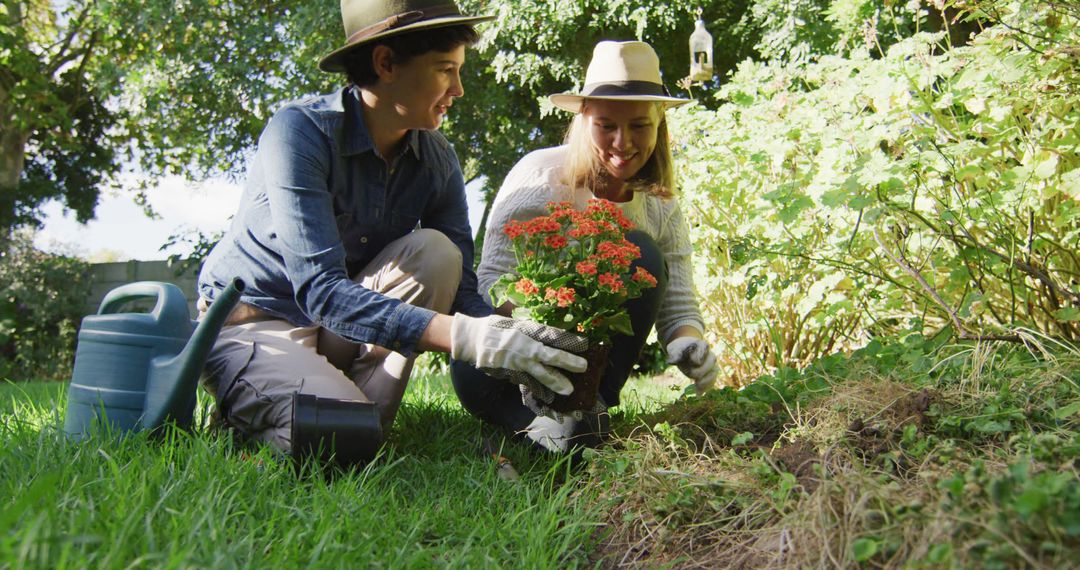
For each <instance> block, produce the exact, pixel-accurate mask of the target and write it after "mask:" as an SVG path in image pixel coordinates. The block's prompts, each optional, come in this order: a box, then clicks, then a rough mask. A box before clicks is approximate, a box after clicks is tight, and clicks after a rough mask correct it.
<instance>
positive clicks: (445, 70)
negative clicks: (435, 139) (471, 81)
mask: <svg viewBox="0 0 1080 570" xmlns="http://www.w3.org/2000/svg"><path fill="white" fill-rule="evenodd" d="M464 64H465V46H463V45H461V46H458V47H457V48H455V49H452V50H450V51H448V52H441V51H429V52H427V53H425V54H422V55H419V56H417V57H414V58H412V59H410V60H409V61H408V62H407V63H404V64H401V65H395V66H393V72H392V79H391V80H390V81H389V82H387V84H386V87H387V89H388V91H389V92H388V95H389V97H390V99H391V100H392V101H394V109H395V111H396V114H397V116H398V119H399V123H400V126H401V127H402V128H405V129H428V130H434V129H437V128H439V126H440V125H442V121H443V119H444V118H445V117H446V114H447V112H448V111H449V109H450V106H451V105H453V104H454V99H455V98H457V97H461V96H462V95H464V94H465V90H464V89H463V88H462V86H461V75H460V74H461V66H462V65H464Z"/></svg>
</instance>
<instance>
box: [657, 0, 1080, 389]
mask: <svg viewBox="0 0 1080 570" xmlns="http://www.w3.org/2000/svg"><path fill="white" fill-rule="evenodd" d="M969 10H971V11H972V12H973V13H976V15H978V16H979V17H980V18H983V19H990V20H996V19H1003V20H1004V23H1002V24H1001V25H997V26H991V27H989V28H987V29H986V30H985V31H983V32H982V33H981V34H979V35H978V36H976V37H975V38H974V39H973V41H972V43H971V44H970V45H967V46H963V47H956V48H950V47H949V46H948V42H947V41H946V39H945V38H946V35H945V33H944V32H941V33H936V34H927V33H921V34H916V35H915V36H914V37H911V38H908V39H905V40H902V41H899V42H898V43H896V44H895V45H893V46H892V47H891V48H889V49H888V50H887V52H885V53H876V54H871V53H870V52H868V51H866V50H862V51H856V52H855V53H853V55H852V56H851V57H849V58H841V57H837V56H827V57H822V58H820V59H819V60H818V61H816V62H814V63H809V64H806V65H801V66H797V65H789V66H782V65H778V64H767V63H755V62H751V61H747V62H744V63H743V64H742V65H740V67H739V69H738V71H737V72H736V73H735V74H734V75H733V77H732V78H731V81H730V82H729V83H727V84H726V85H725V86H724V87H723V88H722V89H721V90H720V91H719V92H718V93H717V95H716V96H717V97H718V98H719V99H721V100H722V101H724V104H723V105H721V106H720V107H719V108H718V109H717V110H716V111H709V110H705V109H702V108H700V107H688V108H683V109H679V110H677V111H674V112H672V113H671V114H670V115H669V116H670V118H671V120H672V122H673V128H672V132H674V133H676V136H677V137H679V138H678V139H677V140H676V141H675V142H676V145H675V147H676V152H677V153H678V154H679V155H680V156H679V157H678V159H677V161H676V162H677V164H678V165H679V166H680V168H681V172H680V178H681V180H682V181H683V189H684V195H685V196H684V201H685V203H686V204H687V206H688V207H687V210H688V218H689V219H690V222H691V224H692V225H693V226H694V227H695V229H694V234H695V236H694V237H695V241H696V243H697V247H696V252H697V255H698V256H699V257H698V262H699V271H700V273H701V274H700V275H698V282H699V284H700V289H701V292H702V297H703V298H705V299H706V300H707V301H706V302H707V321H708V323H707V324H708V326H707V329H708V330H710V331H716V332H715V333H714V334H716V335H718V336H719V340H720V341H721V344H722V345H726V347H727V348H728V349H729V350H728V351H726V352H727V358H726V362H725V364H724V365H725V367H726V369H727V370H726V371H727V373H728V374H729V375H731V376H733V377H736V378H739V377H741V378H747V377H753V376H755V375H757V374H758V373H761V372H763V371H765V370H768V369H770V368H772V367H776V366H779V365H783V364H792V365H804V364H806V363H808V362H810V361H811V360H813V359H814V358H815V357H817V356H820V355H823V354H828V353H830V352H833V351H835V350H838V349H845V348H853V347H856V346H860V345H862V344H865V342H866V341H867V339H869V338H870V337H872V336H875V335H880V334H893V333H896V332H898V331H901V330H907V329H908V328H910V327H914V328H915V329H917V330H923V331H926V332H932V331H935V330H946V329H947V331H948V332H952V333H955V334H956V335H957V336H959V337H960V338H1006V339H1012V340H1025V339H1026V338H1030V336H1031V335H1037V336H1053V337H1059V338H1064V339H1076V338H1077V335H1078V334H1080V329H1078V328H1077V322H1078V321H1080V289H1078V288H1077V286H1076V280H1077V276H1078V275H1080V258H1078V257H1077V255H1076V250H1077V244H1078V240H1080V216H1078V214H1080V212H1078V210H1080V205H1078V203H1077V201H1076V200H1077V199H1078V198H1080V135H1078V133H1080V99H1078V95H1080V90H1078V87H1077V86H1078V85H1080V58H1078V57H1077V47H1076V46H1077V45H1078V44H1080V32H1078V31H1077V30H1078V26H1077V24H1078V16H1080V15H1078V14H1077V13H1075V12H1069V11H1067V10H1066V9H1064V8H1061V7H1057V6H1055V5H1052V4H1046V3H1041V2H997V1H995V2H978V3H975V4H974V5H973V7H971V8H969ZM875 56H876V57H877V59H875Z"/></svg>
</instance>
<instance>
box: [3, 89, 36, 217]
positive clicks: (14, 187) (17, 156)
mask: <svg viewBox="0 0 1080 570" xmlns="http://www.w3.org/2000/svg"><path fill="white" fill-rule="evenodd" d="M7 103H8V99H7V91H6V90H5V89H3V88H0V118H2V119H3V120H2V121H0V233H2V234H3V235H0V239H3V237H4V236H6V235H7V233H8V231H9V230H10V229H11V226H12V223H13V222H14V221H15V200H16V198H17V196H18V188H19V179H20V178H21V177H22V172H23V168H25V166H26V162H25V160H26V143H27V141H29V140H30V133H29V132H22V131H19V130H18V129H16V128H14V127H12V123H14V122H15V121H13V120H12V119H14V117H13V116H12V112H11V109H9V107H8V105H7Z"/></svg>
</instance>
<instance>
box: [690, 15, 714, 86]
mask: <svg viewBox="0 0 1080 570" xmlns="http://www.w3.org/2000/svg"><path fill="white" fill-rule="evenodd" d="M712 48H713V39H712V35H711V34H709V32H708V30H706V29H705V21H704V20H702V19H701V18H698V21H697V24H696V25H695V26H694V33H692V34H690V80H691V81H709V80H711V79H712V76H713V61H712V55H713V52H712Z"/></svg>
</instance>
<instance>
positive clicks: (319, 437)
mask: <svg viewBox="0 0 1080 570" xmlns="http://www.w3.org/2000/svg"><path fill="white" fill-rule="evenodd" d="M382 441H383V433H382V424H381V423H380V422H379V410H378V409H377V408H376V407H375V404H373V403H371V402H361V401H359V400H336V399H334V398H320V397H318V396H314V395H311V394H296V395H294V396H293V410H292V455H293V458H294V459H295V460H297V462H298V463H299V462H302V461H303V460H306V459H318V460H320V461H321V462H323V463H324V464H328V463H331V462H332V463H336V464H337V465H339V466H341V467H343V468H349V467H353V466H359V465H363V464H365V463H367V462H369V461H371V460H372V459H374V458H375V454H376V453H377V452H378V451H379V447H380V446H381V445H382Z"/></svg>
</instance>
